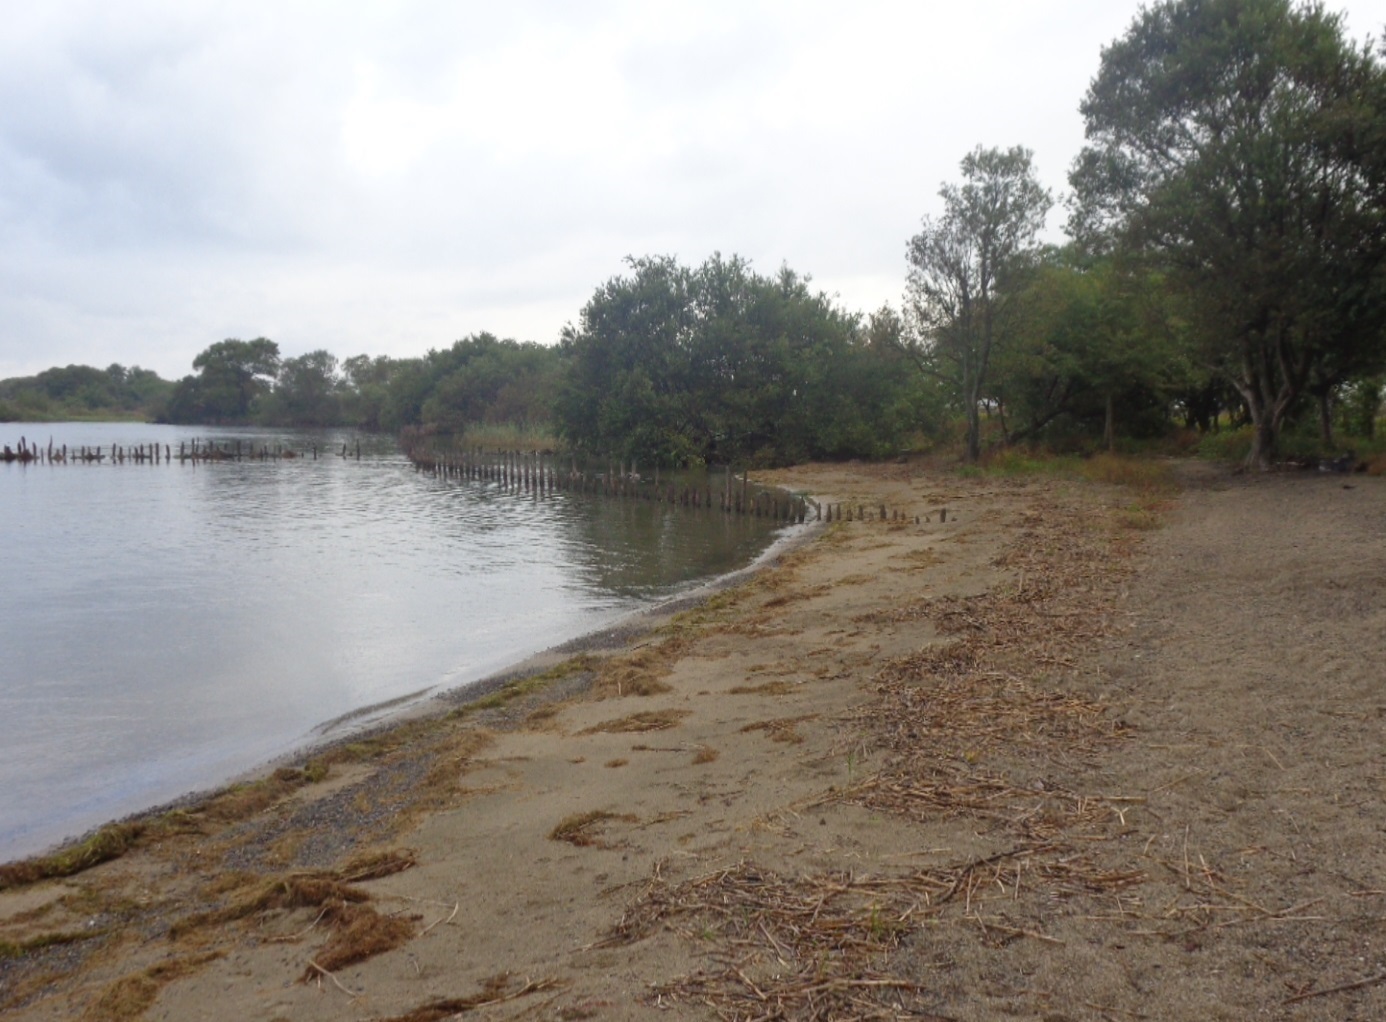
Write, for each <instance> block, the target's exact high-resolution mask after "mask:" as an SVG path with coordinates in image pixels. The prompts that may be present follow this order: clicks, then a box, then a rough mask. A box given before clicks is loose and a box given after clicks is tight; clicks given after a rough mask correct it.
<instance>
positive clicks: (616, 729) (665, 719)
mask: <svg viewBox="0 0 1386 1022" xmlns="http://www.w3.org/2000/svg"><path fill="white" fill-rule="evenodd" d="M688 713H689V711H687V710H646V711H645V712H643V713H632V714H631V715H630V716H628V717H616V718H614V719H612V720H604V721H602V722H601V723H599V724H593V725H592V726H591V727H589V728H584V729H583V730H581V731H579V732H578V734H580V735H596V734H641V733H643V732H646V731H665V730H667V729H669V728H671V727H678V725H679V723H680V722H681V721H682V720H683V719H684V718H685V717H687V716H688Z"/></svg>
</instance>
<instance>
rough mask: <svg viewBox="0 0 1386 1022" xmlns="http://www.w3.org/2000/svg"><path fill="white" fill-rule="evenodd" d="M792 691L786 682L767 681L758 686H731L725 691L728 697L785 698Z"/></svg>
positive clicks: (791, 686)
mask: <svg viewBox="0 0 1386 1022" xmlns="http://www.w3.org/2000/svg"><path fill="white" fill-rule="evenodd" d="M793 691H794V686H793V685H791V684H790V683H789V682H787V681H781V680H776V681H767V682H764V683H762V684H760V685H733V686H732V687H731V688H729V689H727V694H728V695H734V696H787V695H789V694H790V693H791V692H793Z"/></svg>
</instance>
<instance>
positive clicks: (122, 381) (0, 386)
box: [0, 363, 173, 422]
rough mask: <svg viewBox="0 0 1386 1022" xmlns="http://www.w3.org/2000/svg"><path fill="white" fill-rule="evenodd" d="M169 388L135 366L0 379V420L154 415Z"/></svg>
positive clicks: (75, 367)
mask: <svg viewBox="0 0 1386 1022" xmlns="http://www.w3.org/2000/svg"><path fill="white" fill-rule="evenodd" d="M172 389H173V384H172V383H170V382H169V381H168V380H165V379H162V378H160V376H159V375H158V374H157V373H155V372H153V371H151V370H149V369H141V368H140V367H139V366H131V367H129V368H128V369H127V368H126V367H125V366H123V365H120V364H119V363H115V364H113V365H110V366H107V367H106V368H105V369H96V368H93V367H92V366H79V365H70V366H65V367H62V368H56V367H55V368H53V369H45V370H44V371H43V372H41V373H39V374H38V375H37V376H22V377H14V378H11V379H8V380H0V420H9V421H13V420H25V421H50V422H51V421H56V420H60V419H129V418H145V417H149V416H152V415H155V414H157V413H158V410H159V409H160V408H161V407H162V406H163V403H164V402H165V401H166V400H167V399H168V395H169V393H170V392H171V391H172Z"/></svg>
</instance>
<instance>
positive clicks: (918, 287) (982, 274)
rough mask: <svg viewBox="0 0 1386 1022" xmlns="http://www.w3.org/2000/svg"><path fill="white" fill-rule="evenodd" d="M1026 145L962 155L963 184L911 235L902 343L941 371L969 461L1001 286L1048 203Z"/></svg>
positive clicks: (1001, 326) (925, 365)
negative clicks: (907, 332)
mask: <svg viewBox="0 0 1386 1022" xmlns="http://www.w3.org/2000/svg"><path fill="white" fill-rule="evenodd" d="M1030 160H1031V153H1030V151H1029V150H1028V149H1024V148H1022V147H1015V148H1012V149H1006V150H1001V149H983V148H981V147H980V146H979V147H978V148H977V149H975V150H974V151H973V152H971V153H969V154H968V155H967V156H965V157H964V158H963V160H962V164H961V170H962V178H963V180H962V183H961V184H960V185H957V184H945V185H944V186H943V187H942V188H941V189H940V191H939V195H940V196H941V197H942V198H943V205H944V211H943V215H942V216H940V217H938V218H937V219H934V218H930V217H925V218H924V222H923V229H922V230H921V231H920V232H919V233H918V234H916V235H915V236H914V237H913V238H911V239H910V241H909V246H908V249H907V255H908V259H909V276H908V280H907V284H906V293H905V307H906V312H907V314H908V315H909V316H910V318H911V321H912V326H913V331H912V335H911V337H910V340H909V343H908V346H907V350H908V351H909V352H910V353H911V354H912V355H913V356H914V358H915V360H916V363H917V365H918V366H919V368H920V369H922V370H923V371H924V372H925V373H927V374H930V375H934V376H936V377H938V378H940V379H942V380H944V381H945V382H946V383H947V384H948V386H949V387H950V389H951V391H952V393H953V396H954V399H955V400H956V402H957V403H958V404H959V405H960V406H961V408H962V411H963V414H964V416H965V417H966V421H967V449H966V456H967V460H968V461H973V462H975V461H976V460H977V459H978V458H980V457H981V451H982V442H981V434H982V430H981V403H982V399H983V396H984V395H983V386H984V383H985V381H986V377H987V370H988V368H989V366H990V363H991V359H992V355H993V353H994V350H995V348H996V345H997V343H998V341H999V340H1000V339H1001V337H1002V336H1003V333H1004V331H1005V329H1006V328H1007V326H1008V319H1007V315H1008V312H1009V308H1010V306H1011V305H1012V304H1013V302H1012V298H1013V295H1014V293H1015V289H1014V288H1008V287H1007V283H1008V278H1010V277H1013V276H1014V275H1015V274H1016V272H1017V270H1018V268H1019V267H1020V265H1021V264H1022V263H1023V261H1024V260H1025V259H1026V258H1027V257H1028V256H1030V255H1031V254H1032V253H1033V252H1034V250H1035V235H1036V234H1037V233H1038V232H1039V229H1040V228H1041V227H1042V226H1043V225H1044V218H1045V216H1046V215H1047V214H1048V212H1049V208H1050V206H1051V204H1052V202H1051V199H1050V196H1049V193H1048V192H1047V191H1046V190H1045V189H1044V188H1042V187H1041V186H1040V184H1039V182H1038V181H1037V180H1036V179H1035V176H1034V171H1033V169H1032V167H1031V164H1030Z"/></svg>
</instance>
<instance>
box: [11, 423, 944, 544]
mask: <svg viewBox="0 0 1386 1022" xmlns="http://www.w3.org/2000/svg"><path fill="white" fill-rule="evenodd" d="M400 445H401V447H402V448H403V450H404V453H405V456H406V457H407V458H408V459H409V461H410V462H411V463H412V464H413V465H414V467H415V468H416V469H418V470H419V471H423V472H429V473H432V474H433V475H437V476H440V477H444V478H449V479H458V480H466V481H475V482H486V483H494V484H496V485H498V486H501V487H503V488H506V489H511V490H514V491H516V492H523V493H530V494H533V495H534V496H535V497H536V498H542V497H544V496H546V495H548V494H551V493H555V492H559V491H563V492H575V493H588V494H599V495H604V496H608V497H618V498H623V499H631V500H645V501H655V502H660V503H668V504H674V505H679V506H682V507H690V508H706V509H709V510H713V509H715V510H718V511H721V512H723V513H725V514H731V515H750V516H754V517H756V518H769V519H772V520H774V521H779V522H798V523H800V524H802V523H804V522H805V521H807V520H808V519H809V518H810V516H812V518H813V519H814V520H815V521H825V522H834V521H838V522H842V521H846V522H851V521H861V522H865V521H880V522H887V521H888V522H896V523H908V522H910V521H911V520H912V521H913V522H914V523H915V524H919V522H920V518H919V516H918V515H914V516H911V515H910V514H909V513H907V512H903V511H901V510H899V509H889V508H887V507H886V505H884V504H881V505H879V506H878V507H867V506H865V505H858V506H857V507H856V508H853V507H852V506H851V505H848V506H847V507H845V508H844V507H843V505H842V504H840V503H838V504H821V503H819V502H817V501H814V500H811V499H809V498H806V497H796V496H793V495H792V494H786V493H783V492H781V491H778V490H767V489H762V488H760V487H752V486H751V484H750V480H749V479H748V478H747V474H746V473H745V472H744V471H743V472H742V473H741V475H740V477H739V478H738V477H737V476H736V475H735V474H734V473H733V472H732V470H731V469H730V467H729V468H727V469H726V471H725V474H724V475H723V477H722V479H721V481H720V482H719V483H718V484H717V485H715V486H714V485H713V484H712V483H711V482H709V483H707V484H705V485H702V486H690V485H688V484H686V483H676V482H669V481H667V480H665V481H663V482H661V480H660V472H659V470H658V469H657V468H656V469H655V473H654V477H653V478H652V479H646V478H644V477H642V476H641V475H640V474H639V473H638V472H637V471H636V467H635V464H634V463H631V464H630V465H629V466H627V465H626V464H625V463H624V462H613V463H610V464H608V466H607V468H606V471H604V472H594V471H590V470H582V469H579V468H578V465H577V462H576V460H574V459H569V464H568V467H567V468H566V469H565V468H563V467H560V465H559V460H558V458H557V457H555V456H553V455H544V454H540V453H529V452H523V451H490V452H488V451H484V450H482V449H481V448H472V449H467V450H454V451H448V452H439V451H437V450H436V449H435V448H433V447H432V446H431V445H430V444H429V443H428V442H427V441H426V440H424V439H421V438H418V437H413V436H410V435H409V434H405V435H404V436H402V437H401V438H400ZM337 454H338V456H339V457H342V458H350V457H353V456H354V457H355V459H356V460H357V461H359V460H360V459H361V442H360V441H359V440H358V441H356V443H355V446H354V449H353V446H352V445H351V444H342V446H341V449H340V451H338V452H337ZM318 456H319V450H318V447H317V445H313V446H312V447H311V448H309V449H308V450H307V451H304V452H299V451H295V450H292V449H290V448H286V447H284V446H283V445H278V444H277V445H275V447H274V448H270V447H269V446H268V445H261V446H259V447H256V446H255V445H254V444H251V443H245V444H243V443H242V442H241V441H240V440H235V441H221V442H215V441H203V440H192V441H183V442H180V443H179V445H178V450H177V451H176V452H175V451H174V450H173V447H172V445H170V444H164V445H162V446H160V445H159V444H138V445H135V446H121V445H119V444H112V445H110V447H109V448H103V447H99V446H97V447H91V446H85V445H84V446H80V447H73V448H71V449H69V448H68V446H67V445H66V444H63V445H61V446H57V445H55V444H54V443H53V442H52V441H51V440H50V441H49V443H48V446H47V447H40V446H37V445H34V444H30V443H29V442H28V440H27V439H26V438H25V437H20V438H19V447H18V448H17V449H15V448H11V447H10V446H9V445H8V444H6V445H5V446H4V448H3V450H0V462H16V461H17V462H22V463H26V464H29V463H36V464H49V465H61V464H68V463H87V464H90V463H100V462H106V461H109V462H111V463H112V464H126V463H133V464H160V463H172V462H175V461H177V462H179V463H192V464H198V463H200V462H222V461H272V460H284V459H294V458H311V459H312V460H314V461H316V460H317V459H318ZM938 515H939V521H940V522H946V521H947V520H948V512H947V510H944V509H940V510H939V512H938ZM926 520H929V521H931V520H932V515H930V516H928V518H927V519H926Z"/></svg>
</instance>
